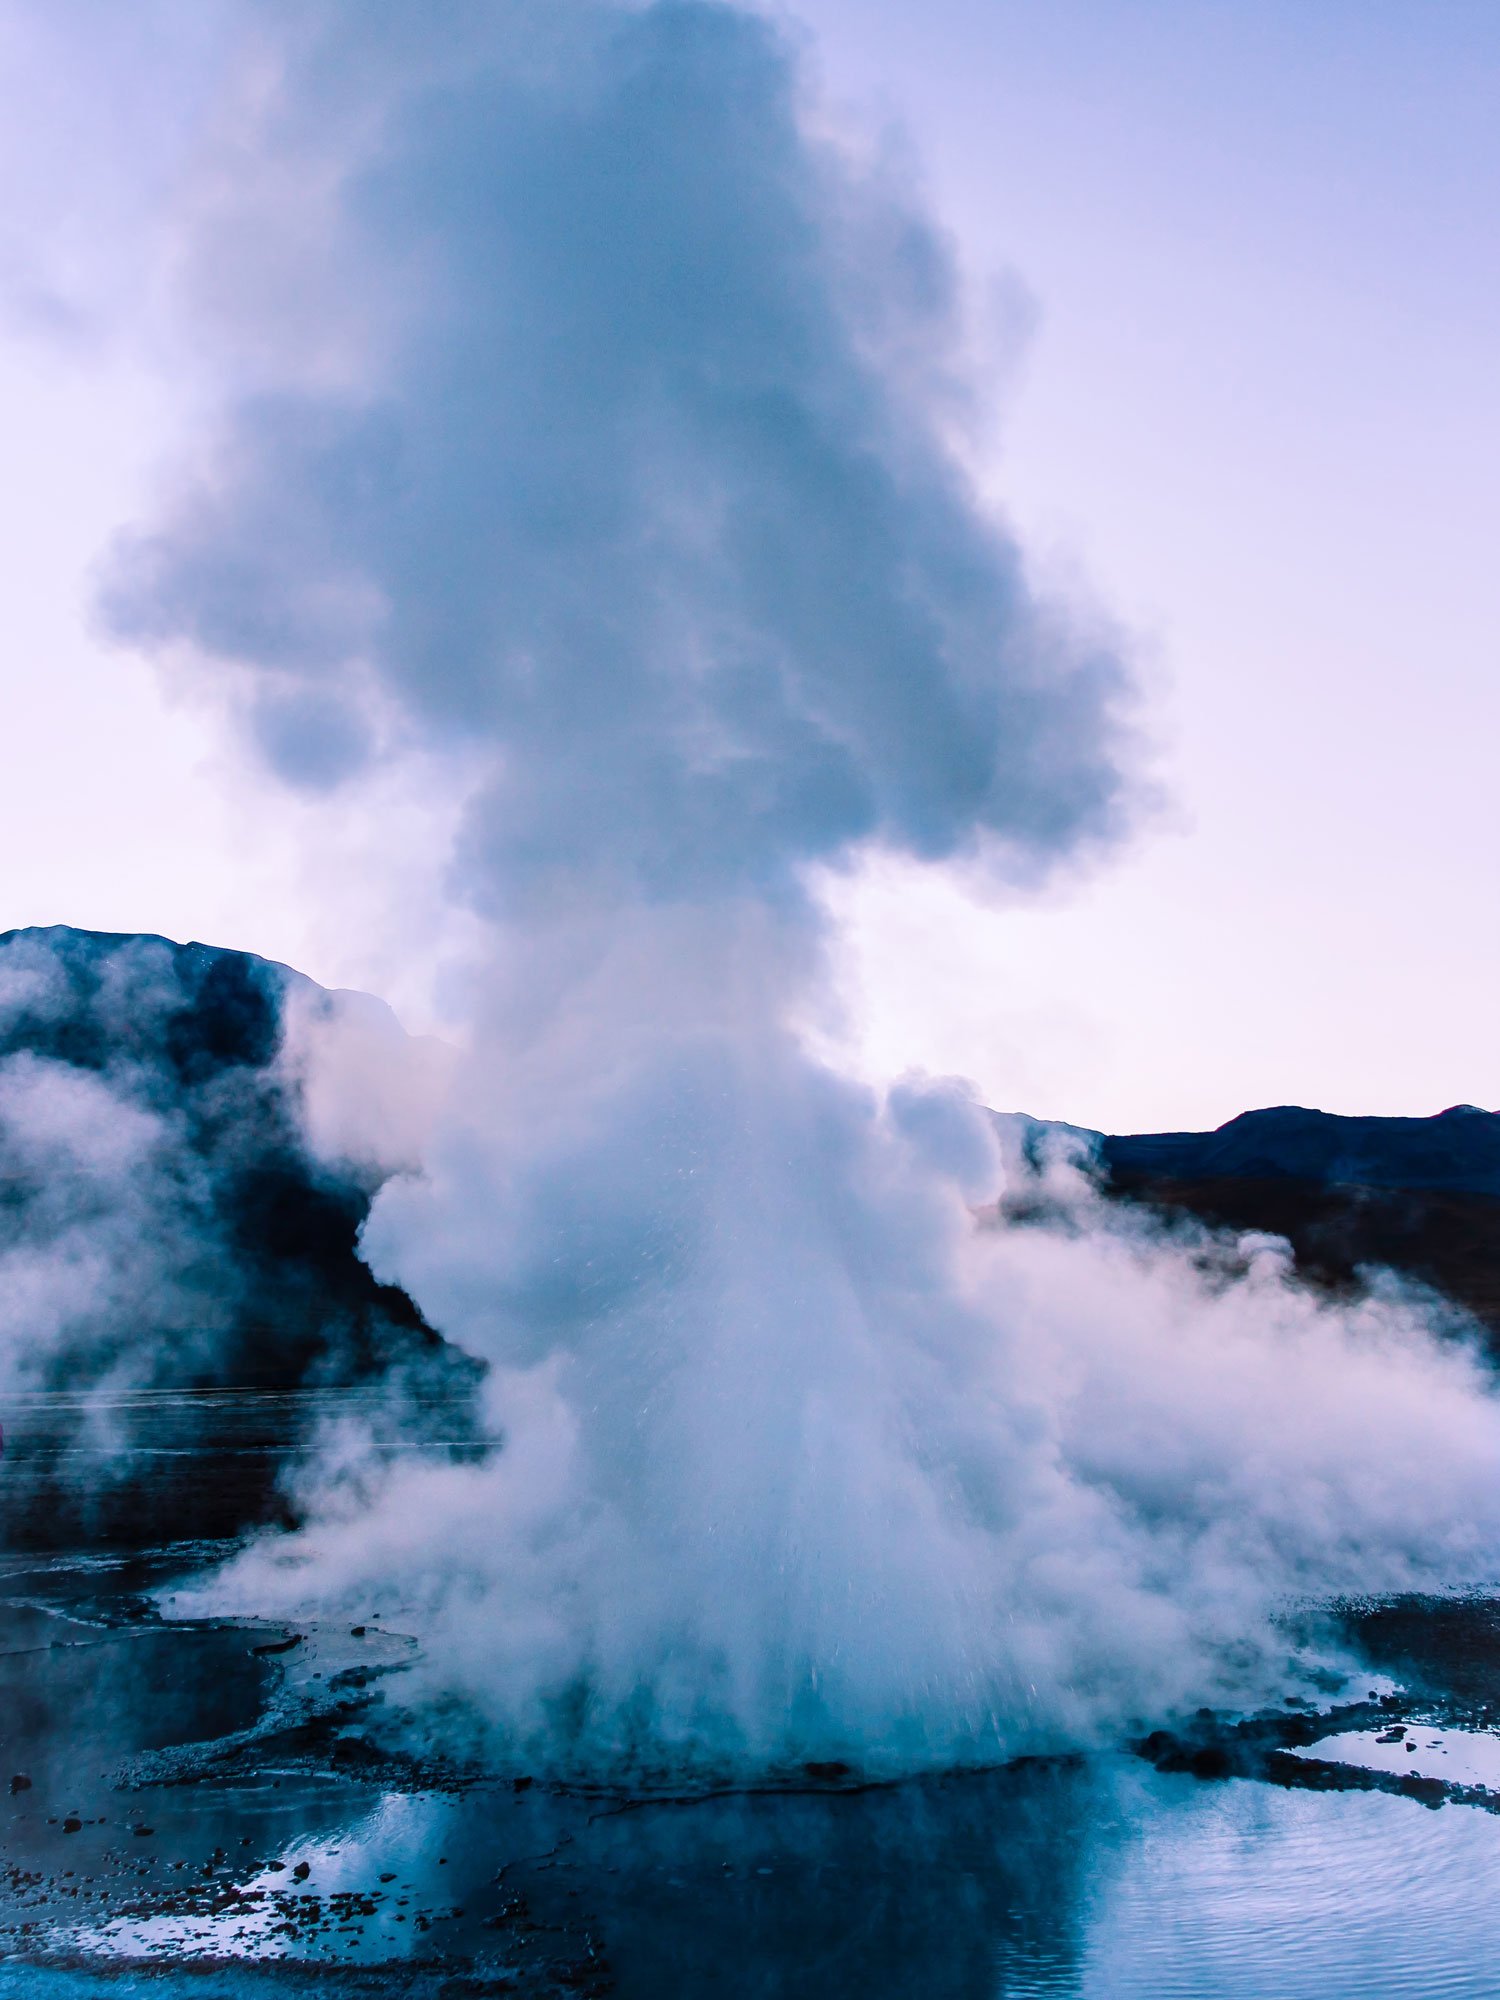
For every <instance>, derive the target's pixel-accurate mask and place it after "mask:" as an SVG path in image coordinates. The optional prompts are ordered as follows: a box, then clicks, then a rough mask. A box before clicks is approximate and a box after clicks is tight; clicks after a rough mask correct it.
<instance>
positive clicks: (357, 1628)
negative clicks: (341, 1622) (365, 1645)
mask: <svg viewBox="0 0 1500 2000" xmlns="http://www.w3.org/2000/svg"><path fill="white" fill-rule="evenodd" d="M364 1636H365V1628H364V1626H363V1625H351V1626H350V1627H349V1637H350V1638H351V1639H363V1637H364Z"/></svg>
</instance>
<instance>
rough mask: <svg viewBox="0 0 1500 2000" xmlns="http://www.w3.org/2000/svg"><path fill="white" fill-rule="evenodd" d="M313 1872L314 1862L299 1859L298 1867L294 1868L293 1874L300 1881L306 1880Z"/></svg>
mask: <svg viewBox="0 0 1500 2000" xmlns="http://www.w3.org/2000/svg"><path fill="white" fill-rule="evenodd" d="M311 1873H312V1864H311V1862H308V1861H299V1862H298V1863H297V1865H296V1867H295V1868H294V1869H293V1870H292V1874H293V1875H294V1876H295V1877H296V1879H297V1881H299V1882H305V1881H306V1880H307V1878H308V1876H309V1875H311Z"/></svg>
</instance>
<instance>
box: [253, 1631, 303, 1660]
mask: <svg viewBox="0 0 1500 2000" xmlns="http://www.w3.org/2000/svg"><path fill="white" fill-rule="evenodd" d="M301 1644H302V1634H301V1633H300V1632H294V1633H293V1634H292V1636H291V1638H290V1639H268V1640H267V1641H266V1643H265V1645H263V1646H252V1647H251V1648H250V1650H251V1652H252V1653H255V1654H258V1655H262V1656H264V1655H266V1654H270V1653H289V1652H290V1651H291V1650H292V1648H293V1646H300V1645H301Z"/></svg>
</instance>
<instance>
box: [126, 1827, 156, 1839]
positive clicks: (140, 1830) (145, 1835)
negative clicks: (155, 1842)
mask: <svg viewBox="0 0 1500 2000" xmlns="http://www.w3.org/2000/svg"><path fill="white" fill-rule="evenodd" d="M130 1831H131V1832H132V1833H133V1834H134V1835H135V1837H136V1839H137V1840H149V1839H150V1838H151V1836H152V1834H153V1833H155V1831H156V1828H155V1827H154V1826H133V1827H132V1828H131V1829H130Z"/></svg>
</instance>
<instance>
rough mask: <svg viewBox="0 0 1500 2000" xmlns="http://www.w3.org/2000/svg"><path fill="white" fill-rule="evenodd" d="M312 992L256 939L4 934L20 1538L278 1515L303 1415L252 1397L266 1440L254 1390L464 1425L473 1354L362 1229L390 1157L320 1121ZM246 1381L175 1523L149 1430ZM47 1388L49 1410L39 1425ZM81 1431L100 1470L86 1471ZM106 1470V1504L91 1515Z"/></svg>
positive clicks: (10, 1367)
mask: <svg viewBox="0 0 1500 2000" xmlns="http://www.w3.org/2000/svg"><path fill="white" fill-rule="evenodd" d="M294 993H295V994H297V995H299V996H300V997H301V999H302V1000H303V1001H304V1002H305V1003H306V1004H307V1005H308V1006H309V1007H310V1008H312V1009H313V1011H314V1012H315V1013H316V1011H317V1010H318V1009H320V1008H328V1009H332V1008H334V1007H335V1006H337V1005H340V1004H344V997H343V996H335V995H331V994H326V993H324V992H323V989H321V988H319V987H317V986H316V985H315V984H314V983H313V982H312V981H310V980H307V979H304V978H303V977H302V976H301V975H300V974H297V973H294V972H292V971H290V970H289V969H288V968H287V967H285V966H280V965H275V964H271V963H269V962H268V961H266V960H264V959H259V958H255V957H252V956H250V955H249V954H247V953H243V952H236V951H226V950H220V949H216V948H214V947H211V946H208V945H202V944H185V945H182V944H174V943H172V942H171V941H169V940H167V939H165V938H157V937H137V936H121V935H116V934H113V933H104V932H96V931H78V930H71V929H68V928H66V927H63V926H57V927H53V928H49V929H45V930H42V929H35V930H17V931H10V932H6V933H4V934H0V1370H3V1373H0V1397H3V1411H4V1423H5V1427H6V1431H7V1442H8V1446H9V1451H8V1455H7V1468H6V1481H5V1487H4V1496H5V1497H4V1515H3V1530H4V1533H5V1535H6V1538H7V1539H9V1540H11V1541H12V1542H14V1541H16V1540H33V1539H36V1538H37V1537H38V1536H41V1537H42V1538H44V1539H47V1540H56V1539H58V1538H59V1537H60V1536H62V1535H63V1534H64V1532H65V1531H66V1530H68V1529H69V1528H70V1527H71V1528H76V1530H77V1531H78V1532H80V1533H83V1532H85V1531H86V1532H88V1533H89V1534H90V1535H91V1536H98V1535H100V1534H104V1535H105V1536H106V1538H108V1537H109V1536H110V1535H111V1534H112V1533H114V1532H115V1530H118V1531H119V1532H121V1533H125V1534H127V1538H129V1539H136V1538H137V1537H138V1535H139V1534H141V1533H146V1532H149V1531H150V1530H151V1529H152V1528H153V1527H154V1528H156V1529H159V1530H162V1531H165V1529H166V1527H167V1526H168V1525H170V1526H171V1527H172V1528H173V1530H174V1531H179V1530H181V1531H186V1532H192V1533H199V1534H204V1533H218V1532H227V1531H229V1530H231V1529H233V1528H235V1527H238V1526H240V1525H243V1523H244V1521H245V1520H246V1519H258V1518H266V1517H267V1516H268V1514H271V1513H274V1512H275V1510H276V1507H277V1506H278V1504H279V1503H278V1502H277V1500H276V1497H275V1487H276V1479H277V1475H278V1473H279V1471H280V1469H281V1467H282V1465H283V1463H284V1462H285V1460H286V1458H287V1455H288V1454H289V1453H295V1451H296V1450H297V1449H298V1448H299V1447H300V1444H301V1442H302V1439H301V1435H300V1427H299V1422H298V1421H296V1420H290V1419H289V1420H282V1418H280V1417H278V1418H277V1420H276V1421H275V1422H272V1423H270V1428H269V1430H267V1429H266V1426H265V1424H260V1425H259V1426H258V1427H257V1422H255V1421H252V1422H251V1424H250V1431H251V1433H253V1435H252V1437H251V1438H250V1441H249V1442H248V1443H246V1440H245V1435H244V1413H245V1411H246V1410H247V1409H250V1410H255V1409H260V1410H263V1411H265V1412H274V1411H281V1412H283V1413H285V1412H288V1411H294V1410H300V1409H302V1408H304V1407H306V1409H307V1410H308V1411H311V1410H312V1409H313V1407H314V1405H315V1402H316V1397H315V1396H314V1394H313V1392H319V1393H321V1394H322V1395H324V1396H325V1398H326V1396H327V1395H330V1394H336V1393H337V1392H338V1391H341V1390H351V1389H355V1388H357V1387H360V1386H361V1385H363V1386H365V1387H369V1386H370V1385H373V1384H377V1383H378V1384H381V1385H383V1387H385V1388H386V1389H388V1390H389V1392H390V1393H389V1397H388V1398H387V1397H384V1396H383V1397H382V1398H380V1399H379V1400H380V1403H381V1406H382V1407H383V1408H385V1407H388V1408H389V1410H390V1411H393V1412H394V1411H398V1410H399V1411H400V1413H401V1414H400V1421H401V1423H403V1424H407V1423H409V1424H411V1425H413V1426H414V1427H415V1428H416V1429H418V1430H420V1428H421V1426H422V1423H423V1420H424V1419H423V1412H424V1411H425V1410H426V1409H428V1408H429V1407H435V1406H444V1409H445V1414H444V1417H443V1422H442V1425H441V1426H440V1427H441V1428H445V1429H450V1430H451V1428H452V1425H453V1422H454V1415H453V1406H454V1404H455V1401H457V1402H458V1403H462V1402H463V1401H464V1399H465V1397H466V1396H467V1395H468V1394H469V1392H470V1391H471V1389H472V1384H473V1381H474V1378H475V1374H476V1370H475V1367H474V1364H472V1363H471V1362H469V1361H468V1360H467V1359H466V1358H465V1357H463V1356H462V1355H460V1354H458V1353H457V1352H456V1351H455V1350H453V1349H451V1348H449V1347H448V1346H447V1345H446V1344H445V1343H444V1342H443V1341H442V1340H441V1339H440V1338H439V1336H438V1335H437V1334H436V1333H435V1332H434V1331H433V1329H432V1328H431V1327H429V1326H428V1325H427V1324H426V1323H425V1321H424V1320H423V1318H422V1316H421V1314H420V1312H419V1311H418V1310H417V1308H416V1306H415V1305H414V1304H413V1303H412V1301H411V1300H410V1299H409V1298H408V1297H407V1295H406V1294H405V1293H404V1292H402V1291H400V1290H398V1289H397V1288H396V1287H394V1286H391V1285H382V1284H379V1283H377V1282H376V1280H375V1278H374V1277H373V1275H372V1274H371V1272H370V1270H369V1268H368V1266H366V1265H365V1264H364V1263H362V1262H361V1261H360V1259H359V1257H358V1255H357V1252H356V1243H357V1239H358V1234H359V1230H360V1226H361V1224H362V1223H363V1222H364V1219H365V1217H366V1215H367V1214H368V1213H369V1208H370V1203H371V1200H372V1199H373V1196H374V1194H375V1192H376V1190H377V1188H378V1187H379V1185H380V1182H381V1179H382V1174H381V1172H380V1170H378V1169H374V1168H371V1167H369V1166H368V1165H356V1164H354V1163H345V1162H335V1163H332V1164H330V1163H329V1162H327V1161H325V1160H320V1159H317V1158H315V1157H314V1156H313V1155H312V1153H311V1152H310V1151H309V1149H308V1147H307V1145H306V1144H305V1143H304V1139H303V1137H302V1120H301V1116H300V1095H299V1094H300V1089H301V1085H300V1082H299V1079H298V1075H297V1072H296V1070H295V1066H293V1065H289V1064H287V1063H286V1062H284V1061H283V1060H282V1056H283V1045H284V1036H285V1028H286V1018H287V1005H288V1001H289V998H290V997H291V996H292V995H293V994H294ZM350 997H351V999H352V996H350ZM358 1004H360V1005H365V1006H376V1005H377V1004H378V1003H374V1002H367V1001H363V1000H361V1001H359V1002H358ZM391 1026H392V1033H393V1034H394V1035H396V1037H397V1039H398V1041H399V1040H400V1039H401V1038H400V1037H399V1031H398V1030H396V1029H395V1025H394V1017H392V1022H391ZM229 1391H235V1392H239V1391H254V1392H259V1395H260V1401H259V1402H258V1403H257V1402H256V1400H255V1398H254V1397H250V1398H248V1399H247V1398H246V1397H244V1396H241V1397H240V1399H239V1401H238V1402H237V1403H235V1402H233V1400H232V1399H230V1400H228V1401H226V1399H225V1392H229ZM299 1396H300V1398H301V1400H300V1401H299V1400H298V1398H299ZM277 1399H280V1400H279V1401H278V1400H277ZM231 1407H232V1408H233V1409H234V1411H235V1412H236V1415H235V1419H234V1421H235V1424H236V1425H237V1426H238V1427H239V1429H238V1431H237V1433H236V1435H237V1438H238V1443H237V1444H236V1445H235V1446H234V1451H235V1454H236V1456H235V1463H234V1466H233V1467H229V1466H227V1465H226V1467H225V1468H223V1470H224V1477H223V1478H222V1479H219V1480H216V1481H215V1482H214V1483H213V1484H212V1485H211V1486H206V1487H205V1489H204V1491H203V1492H201V1493H200V1494H198V1495H196V1496H195V1497H194V1498H193V1500H192V1505H191V1508H190V1512H191V1515H192V1518H191V1519H189V1520H186V1521H184V1520H180V1519H175V1520H174V1521H173V1522H171V1523H170V1524H168V1523H167V1522H166V1521H164V1520H162V1519H160V1518H159V1517H160V1515H161V1514H162V1510H163V1508H164V1507H167V1501H166V1499H165V1497H164V1496H165V1493H166V1487H165V1486H164V1485H163V1482H162V1481H161V1480H160V1479H159V1478H152V1477H150V1476H149V1468H150V1465H151V1459H152V1454H153V1453H155V1454H156V1456H157V1459H158V1461H161V1460H164V1459H166V1458H168V1457H170V1456H171V1455H172V1454H173V1453H174V1452H176V1450H177V1447H178V1445H180V1444H181V1443H182V1441H183V1440H182V1438H181V1436H180V1435H179V1433H180V1432H181V1431H182V1429H183V1426H184V1425H187V1426H188V1428H189V1429H191V1428H192V1426H193V1425H194V1424H195V1423H196V1422H197V1421H198V1415H199V1414H201V1415H202V1416H203V1418H204V1420H205V1421H209V1420H211V1419H212V1418H213V1416H214V1413H215V1412H216V1411H218V1412H224V1411H226V1410H229V1409H230V1408H231ZM28 1411H31V1412H34V1413H37V1412H39V1413H42V1414H41V1415H38V1416H37V1419H36V1423H35V1424H32V1425H31V1426H30V1428H28V1416H27V1413H28ZM195 1413H197V1414H195ZM311 1420H312V1419H311V1417H310V1416H309V1421H311ZM391 1420H392V1421H395V1420H396V1419H395V1418H394V1417H393V1418H392V1419H391ZM460 1429H462V1423H460ZM262 1433H264V1434H262ZM28 1439H30V1445H28ZM199 1442H200V1443H201V1439H200V1440H199ZM242 1447H243V1448H242ZM228 1448H229V1447H228V1445H227V1444H226V1450H227V1449H228ZM80 1454H83V1455H84V1456H86V1457H88V1458H89V1460H90V1462H91V1463H95V1464H96V1467H97V1477H90V1478H87V1479H80V1478H78V1477H75V1476H73V1474H72V1473H69V1472H68V1471H67V1467H68V1465H69V1464H72V1465H73V1470H74V1472H75V1473H76V1471H77V1464H76V1461H78V1459H79V1455H80ZM28 1465H29V1466H30V1468H31V1475H30V1476H27V1475H24V1474H23V1472H22V1468H23V1467H25V1466H28ZM49 1466H50V1467H53V1468H54V1470H55V1471H56V1477H53V1476H52V1475H51V1474H50V1473H49V1472H48V1471H47V1469H46V1468H47V1467H49ZM158 1469H160V1468H159V1466H158ZM231 1472H233V1473H234V1475H235V1476H234V1477H231V1476H230V1473H231ZM85 1490H86V1491H89V1492H91V1493H92V1495H93V1506H94V1513H93V1516H92V1517H91V1518H90V1519H89V1520H87V1521H85V1520H83V1519H81V1518H80V1519H77V1520H73V1519H72V1515H74V1514H76V1513H77V1511H78V1508H79V1506H80V1504H81V1503H80V1502H79V1500H78V1498H77V1495H78V1493H79V1492H81V1491H85ZM181 1504H182V1500H181V1496H180V1495H179V1496H178V1497H177V1499H175V1500H173V1501H172V1502H171V1508H176V1509H178V1510H179V1511H180V1508H181ZM171 1508H168V1511H171ZM59 1510H61V1512H60V1513H59ZM64 1517H66V1518H64ZM111 1522H113V1524H114V1527H113V1528H111V1525H110V1524H111Z"/></svg>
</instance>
